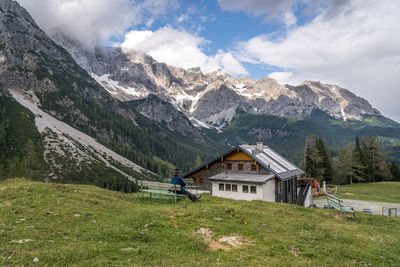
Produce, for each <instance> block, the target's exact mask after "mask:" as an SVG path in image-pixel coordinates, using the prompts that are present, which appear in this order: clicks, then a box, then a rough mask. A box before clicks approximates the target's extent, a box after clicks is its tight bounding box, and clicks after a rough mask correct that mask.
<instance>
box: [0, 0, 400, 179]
mask: <svg viewBox="0 0 400 267" xmlns="http://www.w3.org/2000/svg"><path fill="white" fill-rule="evenodd" d="M0 103H1V110H0V111H1V112H0V118H1V123H0V150H1V151H2V157H1V158H0V163H2V164H0V166H3V167H2V168H3V170H2V172H3V173H4V174H3V176H6V175H12V174H13V172H14V173H16V172H18V168H17V167H15V166H19V165H18V164H21V166H25V167H26V166H28V167H29V166H30V167H29V168H30V170H31V172H30V173H35V174H34V175H33V176H35V177H37V178H38V179H39V177H44V176H45V177H51V179H56V180H61V181H65V182H70V181H72V182H83V183H98V182H99V180H100V179H111V178H114V179H120V180H123V179H134V178H138V179H147V180H157V179H161V178H163V177H167V176H169V175H170V173H171V171H172V170H173V168H175V167H179V168H181V169H183V170H184V171H186V170H189V169H190V168H192V167H194V166H195V165H197V164H199V162H201V161H205V160H208V159H210V158H211V157H213V156H215V155H216V154H218V153H220V152H222V151H224V150H226V149H227V148H228V147H230V146H234V145H237V144H240V143H243V142H249V143H254V142H256V141H263V142H264V143H267V144H268V145H269V146H271V147H272V148H274V149H276V150H278V151H279V152H280V153H282V154H283V155H285V156H286V157H288V158H290V159H291V160H293V161H295V162H298V161H299V160H301V157H302V150H303V149H304V141H305V139H306V137H307V136H311V135H315V136H320V137H322V138H323V139H324V140H326V142H327V143H328V145H330V147H331V148H332V150H333V151H335V150H337V149H339V148H340V147H341V146H343V145H344V144H345V143H346V142H349V141H352V140H353V139H354V138H355V136H360V137H363V136H377V137H378V140H379V142H380V143H381V145H382V146H383V148H384V149H385V150H386V151H387V152H388V155H389V156H390V157H392V158H400V125H399V124H398V123H397V122H395V121H392V120H390V119H388V118H386V117H384V116H382V115H381V114H380V112H379V111H378V110H376V109H375V108H373V107H372V106H371V104H370V103H369V102H368V101H367V100H365V99H363V98H361V97H359V96H356V95H355V94H353V93H352V92H351V91H349V90H347V89H344V88H341V87H339V86H337V85H328V84H323V83H321V82H313V81H305V82H303V83H301V84H300V85H298V86H291V85H280V84H278V83H277V82H276V81H275V80H273V79H266V78H261V79H259V80H253V79H250V78H246V77H242V78H234V77H231V76H229V75H227V74H225V73H223V72H221V71H215V72H211V73H207V74H204V73H202V72H201V70H200V69H199V68H193V69H182V68H176V67H173V66H169V65H167V64H164V63H160V62H157V61H155V60H154V59H153V58H151V57H150V56H148V55H146V54H143V53H137V52H135V51H124V50H122V49H121V48H118V47H98V48H95V49H94V50H89V51H88V50H85V49H83V48H82V46H81V45H80V44H79V43H78V42H76V41H73V40H71V39H69V38H68V37H66V36H64V35H63V34H62V33H57V34H52V35H50V36H49V35H48V34H46V33H45V32H44V31H42V30H41V29H40V27H39V26H38V25H37V24H36V23H35V21H34V20H33V19H32V17H31V16H30V15H29V13H28V12H27V11H26V10H25V9H24V8H22V7H21V6H20V5H19V4H18V3H17V2H14V1H11V0H0ZM22 122H23V123H22ZM28 155H30V156H28ZM32 155H33V156H32ZM31 159H35V161H34V162H32V160H31ZM13 164H14V165H13ZM10 166H11V167H10ZM21 169H22V167H21ZM14 175H16V174H14ZM0 177H1V176H0ZM99 177H100V178H99ZM110 177H111V178H110Z"/></svg>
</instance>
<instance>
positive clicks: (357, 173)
mask: <svg viewBox="0 0 400 267" xmlns="http://www.w3.org/2000/svg"><path fill="white" fill-rule="evenodd" d="M301 166H302V167H303V169H304V170H305V172H306V176H307V177H312V178H316V179H317V180H319V181H326V182H327V183H334V184H352V183H370V182H379V181H400V166H399V165H398V164H397V162H396V161H395V160H393V161H391V162H388V161H387V159H386V155H385V153H384V152H382V151H381V150H380V147H379V143H378V142H377V140H376V137H371V138H364V139H363V140H362V141H360V139H359V138H358V137H356V139H355V142H351V143H349V144H348V145H347V146H346V147H345V148H343V149H341V150H339V151H338V153H337V154H336V155H335V157H333V158H332V156H331V154H330V153H329V149H328V148H327V146H326V145H325V144H324V141H323V140H322V138H317V139H314V138H313V137H311V138H307V141H306V145H305V151H304V161H303V162H302V164H301Z"/></svg>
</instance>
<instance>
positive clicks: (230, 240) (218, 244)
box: [196, 228, 250, 251]
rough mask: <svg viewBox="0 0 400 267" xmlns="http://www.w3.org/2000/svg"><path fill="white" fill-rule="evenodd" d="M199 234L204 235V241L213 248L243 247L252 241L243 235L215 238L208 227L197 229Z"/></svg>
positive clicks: (225, 249)
mask: <svg viewBox="0 0 400 267" xmlns="http://www.w3.org/2000/svg"><path fill="white" fill-rule="evenodd" d="M196 233H197V234H200V235H201V236H202V237H203V240H204V242H205V243H206V244H207V245H208V247H209V248H210V249H211V250H220V249H221V250H224V251H229V250H231V249H234V248H240V247H243V246H245V245H247V244H249V243H250V242H249V241H247V240H246V239H245V238H243V237H241V236H238V235H236V236H223V237H221V238H219V239H218V240H213V239H212V237H213V235H214V234H213V233H212V232H211V230H210V229H208V228H200V229H199V230H197V231H196Z"/></svg>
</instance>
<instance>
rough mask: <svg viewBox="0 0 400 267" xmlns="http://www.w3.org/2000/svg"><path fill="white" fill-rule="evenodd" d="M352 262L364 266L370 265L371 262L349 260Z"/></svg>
mask: <svg viewBox="0 0 400 267" xmlns="http://www.w3.org/2000/svg"><path fill="white" fill-rule="evenodd" d="M351 262H352V263H358V264H361V265H364V266H372V263H369V262H364V261H359V260H351Z"/></svg>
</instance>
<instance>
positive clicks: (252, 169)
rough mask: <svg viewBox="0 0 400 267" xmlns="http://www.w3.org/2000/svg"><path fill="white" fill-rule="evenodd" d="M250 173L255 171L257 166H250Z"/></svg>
mask: <svg viewBox="0 0 400 267" xmlns="http://www.w3.org/2000/svg"><path fill="white" fill-rule="evenodd" d="M251 171H252V172H255V171H257V165H256V164H251Z"/></svg>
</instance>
